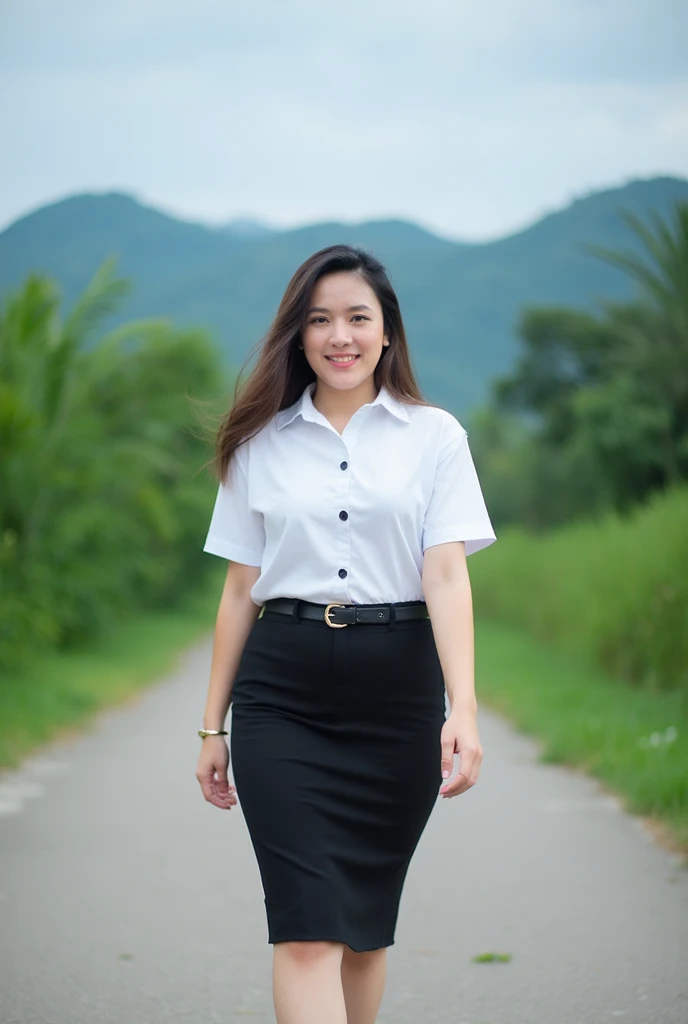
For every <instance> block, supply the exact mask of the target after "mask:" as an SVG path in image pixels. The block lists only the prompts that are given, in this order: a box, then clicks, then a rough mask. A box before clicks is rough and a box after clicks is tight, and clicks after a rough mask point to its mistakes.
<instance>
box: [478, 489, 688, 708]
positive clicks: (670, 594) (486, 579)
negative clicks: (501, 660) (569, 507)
mask: <svg viewBox="0 0 688 1024" xmlns="http://www.w3.org/2000/svg"><path fill="white" fill-rule="evenodd" d="M471 580H472V584H473V592H474V599H475V606H476V612H477V614H478V615H479V616H480V617H482V618H486V619H492V620H494V621H497V622H502V623H505V624H509V625H513V626H516V627H518V628H521V629H524V630H526V631H527V632H528V633H529V634H531V635H532V636H534V637H536V638H537V639H539V640H541V641H543V642H545V643H546V644H548V645H550V646H553V647H557V648H559V649H561V650H563V651H568V652H570V653H571V654H575V655H576V657H577V658H582V659H584V660H586V661H588V662H589V663H591V664H594V665H598V666H600V667H601V668H603V669H605V670H606V671H607V672H609V673H610V674H612V675H614V676H616V677H618V678H620V679H623V680H626V681H627V682H630V683H633V684H635V685H641V686H644V687H647V688H649V689H656V690H673V689H676V690H681V691H683V692H684V693H686V694H687V695H688V488H686V487H684V486H682V487H677V488H675V489H673V490H671V491H669V492H666V493H664V494H662V495H660V496H657V497H655V498H654V499H653V500H652V501H651V502H649V503H648V504H647V505H645V506H643V507H641V508H638V509H637V510H635V511H634V512H633V513H632V514H630V515H628V516H627V517H621V516H619V515H616V514H608V515H606V516H604V517H603V518H599V519H597V520H591V521H588V522H581V523H578V524H575V525H572V526H569V527H565V528H562V529H559V530H555V531H552V532H551V533H548V534H544V535H533V534H529V533H527V532H525V531H523V530H520V529H515V528H511V529H507V530H504V531H503V533H501V535H500V538H499V541H498V542H497V544H495V545H494V546H493V547H492V548H490V549H489V550H488V551H486V552H485V553H484V554H483V555H481V556H480V558H477V559H476V560H475V563H473V564H472V565H471Z"/></svg>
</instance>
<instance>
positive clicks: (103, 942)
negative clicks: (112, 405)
mask: <svg viewBox="0 0 688 1024" xmlns="http://www.w3.org/2000/svg"><path fill="white" fill-rule="evenodd" d="M210 652H211V640H210V638H207V639H205V640H204V641H203V642H202V643H200V644H197V645H195V646H194V647H192V648H191V649H189V650H188V651H187V652H186V653H185V654H184V655H183V657H182V658H181V659H180V661H179V663H178V666H177V669H176V670H175V671H174V672H173V673H171V674H170V675H169V676H168V677H167V678H165V679H163V680H161V681H160V683H159V684H156V685H155V686H154V687H152V688H150V689H148V690H145V691H143V692H142V694H141V695H139V696H138V697H137V698H136V699H135V700H134V701H132V702H131V703H129V704H127V705H126V706H123V707H120V708H117V709H114V710H110V711H107V712H105V713H103V714H101V715H100V716H99V717H98V718H97V719H96V721H95V722H94V724H93V726H92V727H91V728H90V730H89V731H88V732H87V733H85V734H83V735H80V736H77V737H75V738H70V739H68V740H65V739H63V740H60V741H59V742H57V743H53V744H51V745H49V746H48V747H46V748H44V749H42V750H41V751H40V752H39V754H38V755H36V756H34V757H32V758H30V759H29V760H27V761H26V762H25V764H24V765H23V766H22V768H21V769H20V770H18V771H14V772H9V773H8V772H6V773H4V774H3V775H0V1021H1V1022H2V1024H162V1022H171V1021H189V1022H193V1024H226V1022H229V1024H232V1022H233V1024H236V1022H239V1021H244V1022H248V1021H251V1022H255V1024H267V1022H272V1021H274V1015H273V1010H272V998H271V993H270V980H271V978H270V974H271V948H270V947H269V946H268V944H267V940H266V934H267V933H266V926H265V918H264V910H263V897H262V891H261V888H260V880H259V876H258V870H257V867H256V865H255V862H254V860H253V856H252V852H251V847H250V843H249V840H248V835H247V832H246V828H245V824H244V821H243V818H242V815H241V810H240V809H239V808H235V809H234V810H232V811H229V812H226V811H220V810H219V809H217V808H214V807H212V806H211V805H210V804H207V803H206V802H205V801H204V800H203V799H202V796H201V792H200V788H199V786H198V783H197V781H196V779H195V776H194V771H195V767H196V758H197V753H198V748H199V744H200V743H201V740H199V739H198V737H197V735H196V729H197V728H198V726H199V725H200V724H201V716H202V711H203V706H204V703H205V691H206V686H207V679H208V671H209V666H210ZM480 731H481V740H482V743H483V747H484V749H485V760H484V762H483V768H482V772H481V777H480V780H479V781H478V783H477V785H476V786H475V787H474V788H473V789H472V790H470V791H469V792H468V793H466V794H464V795H463V796H461V797H458V798H457V799H454V800H449V801H442V800H438V803H437V806H436V807H435V810H434V811H433V814H432V817H431V819H430V823H429V825H428V827H427V828H426V830H425V833H424V835H423V837H422V839H421V842H420V845H419V847H418V850H417V852H416V855H415V858H414V860H413V862H412V864H411V869H410V871H409V875H408V878H407V883H406V887H405V890H404V895H403V899H402V906H401V913H400V917H399V923H398V929H397V941H396V944H395V946H394V947H392V949H391V950H390V953H389V972H388V984H387V991H386V994H385V998H384V1002H383V1005H382V1009H381V1012H380V1017H379V1024H426V1022H427V1024H607V1022H609V1024H687V1022H688V870H686V868H685V867H681V865H680V862H679V860H678V858H677V857H675V856H674V855H672V854H671V853H670V852H668V851H667V850H665V849H663V848H661V847H660V846H658V845H657V844H656V843H655V841H654V840H653V839H652V838H651V837H650V835H649V833H648V832H647V831H646V830H645V828H644V827H643V826H642V825H641V823H640V822H639V821H638V820H637V819H635V818H632V817H630V816H629V815H627V814H625V813H623V811H622V810H621V809H620V807H619V804H618V802H617V801H616V799H614V798H613V797H610V796H609V795H608V794H606V793H605V792H604V791H603V790H602V789H601V788H600V787H599V786H598V784H597V783H596V782H594V781H593V780H591V779H588V778H586V777H584V776H582V775H580V774H579V773H576V772H572V771H569V770H567V769H563V768H561V767H557V766H550V765H543V764H540V763H538V760H537V752H538V748H537V745H536V744H535V743H533V742H532V741H530V740H528V739H525V738H524V737H522V736H519V735H518V734H516V733H515V732H514V731H513V730H512V728H511V727H510V726H509V725H508V723H506V722H505V721H504V720H502V719H501V718H499V717H497V716H495V715H493V714H491V713H489V712H488V711H487V710H485V709H481V711H480ZM492 952H496V953H505V954H508V955H510V957H511V959H510V960H509V961H508V962H502V963H498V962H493V963H473V962H471V958H472V957H473V956H475V955H476V954H480V953H492Z"/></svg>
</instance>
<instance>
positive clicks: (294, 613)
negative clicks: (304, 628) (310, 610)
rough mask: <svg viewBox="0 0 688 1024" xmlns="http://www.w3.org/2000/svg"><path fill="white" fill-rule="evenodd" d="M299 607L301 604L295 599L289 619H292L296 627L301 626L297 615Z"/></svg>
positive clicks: (299, 617)
mask: <svg viewBox="0 0 688 1024" xmlns="http://www.w3.org/2000/svg"><path fill="white" fill-rule="evenodd" d="M300 606H301V602H300V601H299V598H298V597H295V598H294V604H293V607H292V609H291V617H292V619H293V621H294V622H295V623H296V624H297V626H300V625H301V616H300V615H299V609H300Z"/></svg>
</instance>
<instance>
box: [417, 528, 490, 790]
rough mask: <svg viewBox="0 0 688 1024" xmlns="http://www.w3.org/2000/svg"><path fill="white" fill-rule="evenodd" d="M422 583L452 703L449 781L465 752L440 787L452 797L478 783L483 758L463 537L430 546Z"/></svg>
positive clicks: (446, 755) (446, 741) (445, 737)
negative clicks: (455, 761)
mask: <svg viewBox="0 0 688 1024" xmlns="http://www.w3.org/2000/svg"><path fill="white" fill-rule="evenodd" d="M422 583H423V596H424V598H425V602H426V604H427V606H428V613H429V615H430V621H431V623H432V631H433V635H434V638H435V646H436V647H437V654H438V656H439V660H440V664H441V666H442V673H443V675H444V685H445V687H446V689H447V697H448V699H449V706H450V712H449V715H448V717H447V719H446V721H445V723H444V726H443V727H442V734H441V761H442V765H441V768H442V777H443V778H444V779H445V780H447V779H448V778H449V776H450V775H451V771H452V767H453V763H454V754H459V755H460V770H459V774H458V775H457V776H456V778H454V779H452V780H451V782H447V781H445V782H444V783H443V784H442V786H441V787H440V794H441V795H442V796H443V797H452V796H458V795H459V794H460V793H465V791H466V790H467V789H470V788H471V786H473V785H474V784H475V782H476V780H477V778H478V774H479V772H480V765H481V762H482V759H483V750H482V747H481V746H480V739H479V736H478V723H477V713H478V704H477V699H476V695H475V681H474V639H473V601H472V596H471V584H470V580H469V578H468V566H467V565H466V550H465V545H464V543H463V541H451V542H449V543H446V544H435V545H433V546H432V547H429V548H426V550H425V553H424V555H423V570H422Z"/></svg>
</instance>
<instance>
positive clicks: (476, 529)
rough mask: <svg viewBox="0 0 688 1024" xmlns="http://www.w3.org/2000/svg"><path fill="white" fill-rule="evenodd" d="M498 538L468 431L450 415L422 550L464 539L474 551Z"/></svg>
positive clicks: (467, 550)
mask: <svg viewBox="0 0 688 1024" xmlns="http://www.w3.org/2000/svg"><path fill="white" fill-rule="evenodd" d="M496 539H497V538H496V536H495V532H494V530H493V528H492V523H491V522H490V517H489V515H488V512H487V508H486V506H485V500H484V498H483V494H482V490H481V488H480V482H479V480H478V474H477V473H476V470H475V466H474V464H473V458H472V456H471V452H470V449H469V447H468V437H467V434H466V431H465V430H464V428H463V427H462V426H461V424H460V423H459V422H458V420H457V419H456V418H455V417H454V416H451V415H450V416H449V417H448V418H447V421H446V426H445V430H444V439H443V442H442V447H441V449H440V453H439V456H438V459H437V465H436V468H435V479H434V483H433V489H432V494H431V496H430V501H429V502H428V506H427V509H426V511H425V518H424V520H423V539H422V550H423V551H425V549H426V548H430V547H433V545H435V544H445V543H447V542H448V541H456V540H462V541H465V544H466V554H467V555H470V554H473V553H474V552H475V551H480V550H481V548H486V547H487V546H488V544H492V543H493V541H495V540H496Z"/></svg>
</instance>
